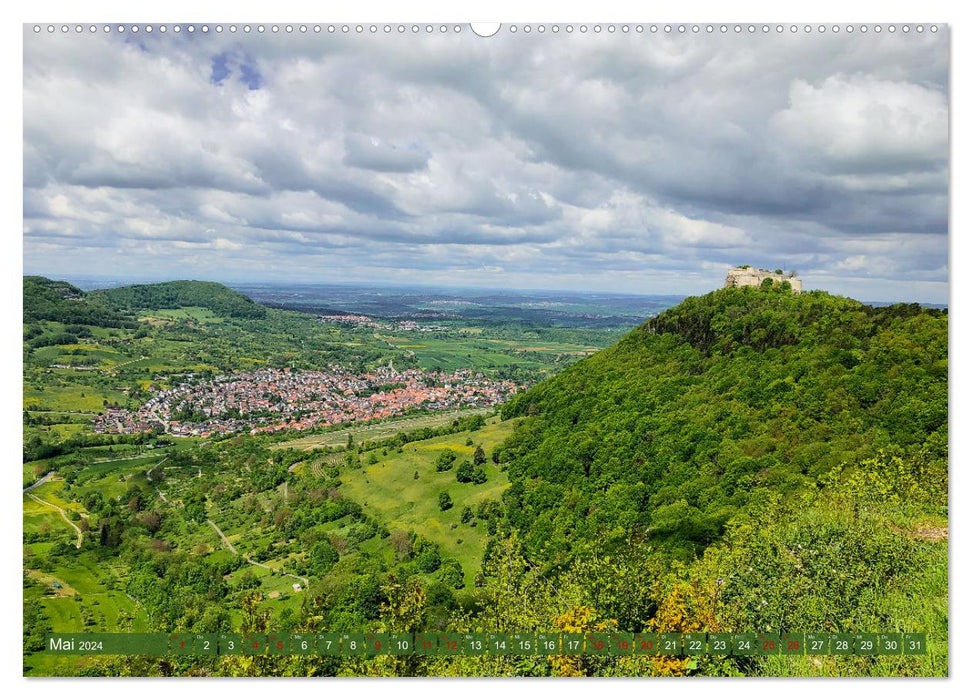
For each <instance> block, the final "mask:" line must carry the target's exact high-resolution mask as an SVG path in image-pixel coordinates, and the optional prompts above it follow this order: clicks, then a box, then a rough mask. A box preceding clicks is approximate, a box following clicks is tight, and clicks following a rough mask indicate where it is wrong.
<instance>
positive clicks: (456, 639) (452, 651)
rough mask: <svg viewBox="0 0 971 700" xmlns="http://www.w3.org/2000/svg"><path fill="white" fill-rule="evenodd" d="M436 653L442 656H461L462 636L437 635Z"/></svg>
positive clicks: (451, 634) (449, 633)
mask: <svg viewBox="0 0 971 700" xmlns="http://www.w3.org/2000/svg"><path fill="white" fill-rule="evenodd" d="M438 653H439V654H440V655H442V656H460V655H461V654H462V635H460V634H456V633H454V632H441V633H439V635H438Z"/></svg>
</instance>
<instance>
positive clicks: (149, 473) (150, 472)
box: [145, 456, 168, 481]
mask: <svg viewBox="0 0 971 700" xmlns="http://www.w3.org/2000/svg"><path fill="white" fill-rule="evenodd" d="M166 459H168V456H166V457H165V459H163V460H162V461H161V462H159V463H158V464H156V465H154V466H153V467H150V468H149V470H148V471H147V472H145V478H146V479H148V480H149V481H151V480H152V472H153V471H155V470H156V469H158V468H159V467H161V466H162V465H163V464H165V460H166Z"/></svg>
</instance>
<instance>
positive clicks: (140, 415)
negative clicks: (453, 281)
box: [94, 365, 524, 437]
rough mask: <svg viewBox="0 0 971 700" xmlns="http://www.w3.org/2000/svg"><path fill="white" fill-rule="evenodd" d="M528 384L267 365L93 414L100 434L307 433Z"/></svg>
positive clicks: (501, 396) (470, 374)
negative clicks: (130, 408) (133, 407)
mask: <svg viewBox="0 0 971 700" xmlns="http://www.w3.org/2000/svg"><path fill="white" fill-rule="evenodd" d="M523 388H524V387H523V386H522V385H520V384H516V383H515V382H512V381H509V380H501V381H499V380H493V379H490V378H488V377H486V376H484V375H483V374H481V373H479V372H475V371H473V370H468V369H462V370H457V371H455V372H450V373H449V372H427V371H423V370H418V369H408V370H405V371H402V372H399V371H397V370H395V369H394V367H393V366H390V365H389V366H386V367H381V368H379V369H376V370H374V371H372V372H367V373H364V374H356V373H352V372H350V371H348V370H346V369H344V368H341V367H336V366H333V367H329V368H328V369H327V370H326V371H299V370H291V369H261V370H257V371H254V372H242V373H237V374H231V375H220V376H217V377H213V378H212V379H205V380H203V379H199V380H196V379H195V378H193V377H191V375H190V377H189V379H188V381H186V382H184V383H182V384H179V385H178V386H176V387H174V388H172V389H167V390H165V391H161V392H159V393H157V394H156V395H155V396H153V397H152V398H151V399H149V400H148V401H146V402H145V404H143V405H142V406H141V407H140V408H139V409H138V410H137V411H128V410H125V409H107V410H106V411H105V412H104V413H101V414H98V416H97V417H95V419H94V430H95V432H97V433H121V434H128V433H138V432H146V431H153V430H154V431H160V432H165V433H168V434H170V435H176V436H181V437H196V436H197V437H209V436H211V435H219V434H225V433H234V432H240V431H248V432H249V433H250V434H257V433H272V432H276V431H280V430H307V429H310V428H315V427H322V426H327V425H337V424H340V423H349V422H354V421H367V420H374V419H379V418H390V417H392V416H398V415H402V414H404V413H407V412H409V411H413V410H416V409H424V410H430V411H435V410H445V409H455V408H473V407H476V408H481V407H487V406H494V405H497V404H500V403H502V402H504V401H506V400H507V399H508V398H509V397H511V396H512V395H513V394H515V393H516V392H517V391H519V390H521V389H523Z"/></svg>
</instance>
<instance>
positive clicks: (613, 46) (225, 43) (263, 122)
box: [24, 31, 949, 301]
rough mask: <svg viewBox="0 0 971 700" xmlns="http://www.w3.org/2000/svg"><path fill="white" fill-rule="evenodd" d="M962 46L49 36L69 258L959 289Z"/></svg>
mask: <svg viewBox="0 0 971 700" xmlns="http://www.w3.org/2000/svg"><path fill="white" fill-rule="evenodd" d="M948 56H949V49H948V37H947V32H946V31H944V32H939V33H937V34H930V33H927V32H925V33H924V34H923V35H918V34H916V33H911V34H910V35H903V34H897V35H888V34H883V35H880V36H877V35H874V34H869V35H866V36H863V35H860V34H854V35H846V34H841V35H832V34H828V35H820V34H817V33H813V34H810V35H803V34H798V35H794V36H793V35H790V34H788V33H785V34H783V35H776V34H774V33H772V34H769V35H755V36H747V35H742V36H732V35H728V36H719V35H717V34H716V35H714V36H711V35H705V34H701V35H679V36H657V35H647V34H643V35H637V34H634V33H631V34H627V35H625V34H622V33H620V32H617V33H615V34H610V35H608V34H606V33H604V34H599V35H592V34H587V35H580V34H574V35H566V34H565V33H560V34H559V35H552V34H546V35H542V36H541V35H538V34H532V35H529V36H526V35H523V34H518V35H510V34H508V33H500V34H499V35H498V36H496V37H493V38H491V39H488V40H484V39H480V38H477V37H474V36H472V35H471V34H470V33H469V32H464V33H462V34H460V35H454V34H451V33H450V34H448V35H445V36H441V35H439V34H437V33H436V34H433V35H425V34H424V33H423V34H421V35H420V36H412V35H411V34H410V33H406V34H405V35H397V33H392V34H391V35H390V36H385V35H381V34H379V35H377V36H366V35H365V36H354V35H353V34H351V35H349V36H343V35H339V33H338V35H329V34H321V35H313V34H311V33H308V34H306V35H297V34H291V35H269V34H265V35H258V36H257V35H241V34H236V35H230V34H229V33H223V34H221V35H217V34H215V33H210V34H208V35H206V36H201V35H196V36H190V35H187V34H183V35H181V36H180V35H175V34H171V33H169V34H166V35H160V34H158V33H154V34H152V35H148V34H145V33H141V34H139V36H138V37H137V38H132V35H131V34H129V35H127V36H126V37H119V36H117V35H114V34H112V35H101V34H100V33H99V34H97V35H91V36H89V35H87V34H84V35H81V36H74V35H73V34H72V35H67V36H60V35H53V36H48V35H46V34H41V35H34V34H33V33H32V32H30V31H28V32H27V33H26V34H25V49H24V236H25V245H24V264H25V268H26V269H27V270H28V271H32V272H46V273H51V274H73V275H81V274H88V275H91V274H108V273H110V274H114V275H119V274H125V273H126V272H127V273H129V274H136V273H137V274H140V275H143V274H144V272H145V270H146V269H149V270H153V271H154V273H155V274H157V276H159V277H169V276H173V275H175V276H185V275H186V274H190V273H191V274H193V275H195V276H199V277H211V278H218V279H289V280H293V279H304V280H322V281H327V280H340V279H345V280H351V279H354V280H360V281H367V280H369V279H381V280H383V281H395V280H397V281H401V282H441V283H457V282H464V283H469V284H490V285H500V286H501V285H507V286H532V287H535V286H542V287H583V288H593V289H613V290H618V291H645V292H664V291H670V292H682V293H691V292H699V291H704V290H705V289H708V288H711V287H712V286H715V285H717V284H718V283H720V281H721V279H722V278H723V276H724V269H725V267H726V266H727V265H733V264H738V263H743V262H746V263H751V264H756V265H764V266H767V267H773V268H774V267H779V266H782V265H786V266H788V267H795V268H797V269H798V270H799V271H800V272H801V273H802V274H803V276H804V279H805V281H806V283H807V285H808V286H810V287H812V286H820V287H824V288H828V289H832V290H833V291H837V292H841V293H847V294H853V295H855V296H859V297H863V298H867V299H880V298H888V299H891V298H915V299H921V300H928V301H941V300H943V299H944V298H945V297H946V294H947V264H948V258H947V229H948V200H947V194H948V189H947V188H948V165H949V161H948V147H949V144H948V108H949V105H948V93H947V85H948Z"/></svg>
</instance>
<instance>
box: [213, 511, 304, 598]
mask: <svg viewBox="0 0 971 700" xmlns="http://www.w3.org/2000/svg"><path fill="white" fill-rule="evenodd" d="M206 522H207V523H209V524H210V525H212V529H213V530H215V531H216V534H217V535H219V539H221V540H222V541H223V544H224V545H226V548H227V549H228V550H229V551H230V552H232V553H233V554H236V555H238V556H241V557H243V559H244V560H245V561H247V562H248V563H250V564H252V565H253V566H258V567H260V568H261V569H266V570H267V571H269V572H271V573H274V574H280V575H281V576H289V577H290V578H295V579H297V580H298V581H301V582H302V583H303V585H304V586H309V585H310V581H309V580H308V579H305V578H304V577H303V576H297V575H296V574H291V573H289V572H287V571H281V570H280V569H274V568H273V567H270V566H267V565H266V564H261V563H260V562H258V561H255V560H253V559H250V558H249V557H248V556H246V555H245V554H240V553H239V552H238V551H236V548H235V547H234V546H233V543H232V542H230V541H229V538H228V537H226V535H225V533H224V532H223V531H222V530H220V529H219V526H218V525H216V523H214V522H213V521H212V520H209V519H207V520H206Z"/></svg>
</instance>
